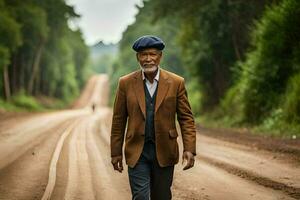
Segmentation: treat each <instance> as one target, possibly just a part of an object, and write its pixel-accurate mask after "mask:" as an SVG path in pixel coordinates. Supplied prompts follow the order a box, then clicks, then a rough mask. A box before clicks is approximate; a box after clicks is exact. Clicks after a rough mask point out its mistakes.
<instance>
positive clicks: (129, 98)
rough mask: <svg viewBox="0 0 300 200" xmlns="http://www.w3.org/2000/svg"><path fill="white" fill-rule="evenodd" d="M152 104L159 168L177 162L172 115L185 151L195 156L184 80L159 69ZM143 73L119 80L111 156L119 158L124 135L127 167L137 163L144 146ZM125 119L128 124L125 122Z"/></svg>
mask: <svg viewBox="0 0 300 200" xmlns="http://www.w3.org/2000/svg"><path fill="white" fill-rule="evenodd" d="M160 70H161V71H160V76H159V82H158V88H157V90H158V91H157V96H156V103H155V115H154V127H155V143H156V155H157V160H158V163H159V165H160V166H161V167H165V166H172V165H175V164H176V163H178V160H179V151H178V143H177V137H178V133H177V130H176V125H175V116H176V114H177V120H178V122H179V125H180V128H181V134H182V139H183V147H184V151H190V152H191V153H193V154H196V131H195V124H194V118H193V114H192V111H191V107H190V105H189V102H188V98H187V92H186V89H185V86H184V79H183V78H182V77H180V76H178V75H176V74H174V73H171V72H168V71H166V70H163V69H161V68H160ZM143 84H144V83H143V79H142V71H141V70H138V71H135V72H133V73H131V74H128V75H126V76H123V77H121V78H120V79H119V84H118V89H117V93H116V97H115V103H114V111H113V120H112V128H111V138H110V139H111V141H110V142H111V144H110V145H111V156H112V158H113V157H115V156H122V146H123V142H124V133H125V128H126V124H127V130H126V137H125V159H126V163H127V164H128V165H129V166H130V167H134V166H135V164H136V163H137V161H138V159H139V157H140V155H141V153H142V150H143V145H144V137H145V134H144V129H145V118H146V103H145V93H144V85H143ZM127 120H128V122H127Z"/></svg>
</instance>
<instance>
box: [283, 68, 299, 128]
mask: <svg viewBox="0 0 300 200" xmlns="http://www.w3.org/2000/svg"><path fill="white" fill-rule="evenodd" d="M283 113H284V119H285V121H287V122H290V123H295V124H297V123H298V124H300V73H299V74H297V75H295V76H293V77H292V78H291V80H290V81H289V84H288V88H287V91H286V94H285V95H284V101H283Z"/></svg>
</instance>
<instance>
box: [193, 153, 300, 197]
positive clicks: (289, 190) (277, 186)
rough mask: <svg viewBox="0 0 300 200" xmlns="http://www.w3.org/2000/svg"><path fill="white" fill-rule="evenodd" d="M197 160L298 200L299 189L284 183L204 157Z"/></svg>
mask: <svg viewBox="0 0 300 200" xmlns="http://www.w3.org/2000/svg"><path fill="white" fill-rule="evenodd" d="M197 158H198V160H203V161H205V162H207V163H209V164H211V165H213V166H216V167H218V168H220V169H223V170H225V171H226V172H228V173H230V174H233V175H236V176H239V177H241V178H243V179H246V180H249V181H253V182H255V183H257V184H259V185H262V186H264V187H268V188H271V189H274V190H280V191H282V192H284V193H286V194H287V195H289V196H290V197H292V198H295V199H300V188H296V187H292V186H288V185H286V184H284V183H281V182H277V181H274V180H272V179H270V178H267V177H264V176H261V175H260V174H258V173H255V172H253V171H249V170H246V169H242V168H239V167H237V166H234V165H231V164H229V163H225V162H222V161H218V160H216V159H214V158H210V157H206V156H198V157H197Z"/></svg>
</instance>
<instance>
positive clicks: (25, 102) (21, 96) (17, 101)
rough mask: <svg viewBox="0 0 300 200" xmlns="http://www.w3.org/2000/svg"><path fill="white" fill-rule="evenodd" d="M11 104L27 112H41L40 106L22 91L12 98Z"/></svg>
mask: <svg viewBox="0 0 300 200" xmlns="http://www.w3.org/2000/svg"><path fill="white" fill-rule="evenodd" d="M12 104H14V105H15V106H16V107H18V108H20V109H21V110H28V111H41V110H43V108H42V106H41V105H40V104H39V103H38V102H37V101H36V99H35V98H34V97H31V96H27V95H25V93H24V92H22V91H21V92H19V93H18V94H17V95H15V96H13V97H12Z"/></svg>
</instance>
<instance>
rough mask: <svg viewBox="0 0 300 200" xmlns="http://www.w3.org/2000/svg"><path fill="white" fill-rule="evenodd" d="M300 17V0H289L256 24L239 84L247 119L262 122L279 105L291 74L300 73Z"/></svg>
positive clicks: (266, 13) (272, 8)
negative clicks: (251, 47) (250, 48)
mask: <svg viewBox="0 0 300 200" xmlns="http://www.w3.org/2000/svg"><path fill="white" fill-rule="evenodd" d="M299 16H300V2H299V1H297V0H286V1H283V2H282V3H281V4H280V5H276V6H273V7H270V8H269V9H268V10H267V11H266V12H265V14H264V16H263V17H262V19H261V20H259V21H258V22H257V23H256V29H255V30H254V32H253V40H252V46H253V49H252V50H251V51H250V52H249V54H248V55H247V59H246V61H245V62H244V63H243V64H242V69H243V71H242V74H241V81H240V83H239V85H240V87H241V88H242V91H241V95H242V99H241V103H242V104H243V105H244V109H243V115H244V120H245V121H248V122H251V123H258V122H260V121H261V120H263V119H264V118H266V117H267V116H268V115H269V114H270V113H271V112H272V111H273V110H274V109H276V108H278V106H279V105H280V99H281V98H280V97H281V95H282V94H284V93H285V90H286V88H287V83H288V80H289V77H291V76H293V75H294V74H295V73H298V72H299V70H300V62H299V59H298V58H299V52H300V51H299V49H300V42H299V41H300V17H299ZM295 41H298V42H295Z"/></svg>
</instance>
